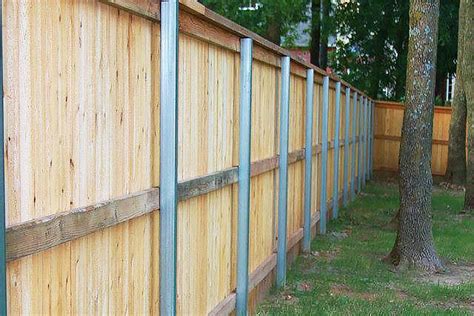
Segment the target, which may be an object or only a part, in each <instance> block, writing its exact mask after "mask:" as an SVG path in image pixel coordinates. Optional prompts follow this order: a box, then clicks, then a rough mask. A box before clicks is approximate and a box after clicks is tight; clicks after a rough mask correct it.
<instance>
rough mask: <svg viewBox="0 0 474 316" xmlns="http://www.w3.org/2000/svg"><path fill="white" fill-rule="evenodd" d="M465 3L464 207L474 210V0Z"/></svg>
mask: <svg viewBox="0 0 474 316" xmlns="http://www.w3.org/2000/svg"><path fill="white" fill-rule="evenodd" d="M461 4H463V5H464V8H463V9H464V14H465V22H464V26H463V28H464V34H463V36H464V45H463V59H462V65H461V67H462V75H463V88H464V93H465V95H466V108H467V126H468V128H467V135H468V136H467V137H468V139H467V150H468V159H467V174H466V196H465V199H464V209H466V210H469V211H471V212H472V211H473V210H474V29H473V27H472V26H473V25H474V1H472V0H461Z"/></svg>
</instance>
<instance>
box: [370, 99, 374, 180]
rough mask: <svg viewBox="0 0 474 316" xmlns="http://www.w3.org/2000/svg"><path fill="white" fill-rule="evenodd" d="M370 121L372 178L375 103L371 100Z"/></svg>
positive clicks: (372, 167) (371, 170)
mask: <svg viewBox="0 0 474 316" xmlns="http://www.w3.org/2000/svg"><path fill="white" fill-rule="evenodd" d="M370 115H371V116H372V122H371V123H370V126H371V128H372V130H371V132H370V138H371V145H370V178H372V176H373V173H374V142H375V103H374V102H373V101H371V114H370Z"/></svg>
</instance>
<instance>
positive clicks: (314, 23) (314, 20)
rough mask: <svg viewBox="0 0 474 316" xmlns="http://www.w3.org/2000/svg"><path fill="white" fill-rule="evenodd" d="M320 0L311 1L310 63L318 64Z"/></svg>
mask: <svg viewBox="0 0 474 316" xmlns="http://www.w3.org/2000/svg"><path fill="white" fill-rule="evenodd" d="M320 10H321V0H312V2H311V48H310V53H311V63H312V64H313V65H315V66H318V67H319V66H320V63H319V50H320V45H321V21H320V20H321V17H320V14H321V11H320Z"/></svg>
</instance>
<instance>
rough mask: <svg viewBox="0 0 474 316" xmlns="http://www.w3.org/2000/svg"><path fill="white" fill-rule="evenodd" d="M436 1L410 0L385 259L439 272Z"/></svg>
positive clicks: (403, 265) (400, 265) (401, 265)
mask: <svg viewBox="0 0 474 316" xmlns="http://www.w3.org/2000/svg"><path fill="white" fill-rule="evenodd" d="M438 15H439V0H410V24H409V25H410V27H409V34H410V37H409V44H408V67H407V81H406V90H407V92H406V108H405V113H404V116H403V126H402V139H401V143H400V156H399V157H400V158H399V170H400V183H399V190H400V215H399V216H400V218H399V223H398V232H397V239H396V241H395V245H394V246H393V249H392V251H391V253H390V254H389V257H388V259H389V260H390V261H391V262H392V263H393V264H395V265H396V266H398V267H415V268H420V269H423V270H427V271H431V272H434V271H438V270H440V269H442V264H441V261H440V260H439V258H438V256H437V254H436V250H435V247H434V241H433V233H432V222H431V194H432V183H433V179H432V176H431V141H432V134H433V112H434V108H433V102H434V85H435V65H436V48H437V37H438Z"/></svg>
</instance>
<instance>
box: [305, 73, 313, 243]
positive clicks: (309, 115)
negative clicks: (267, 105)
mask: <svg viewBox="0 0 474 316" xmlns="http://www.w3.org/2000/svg"><path fill="white" fill-rule="evenodd" d="M313 90H314V69H307V70H306V139H305V142H306V148H305V177H304V227H303V251H304V252H308V251H310V248H311V181H312V164H313Z"/></svg>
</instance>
